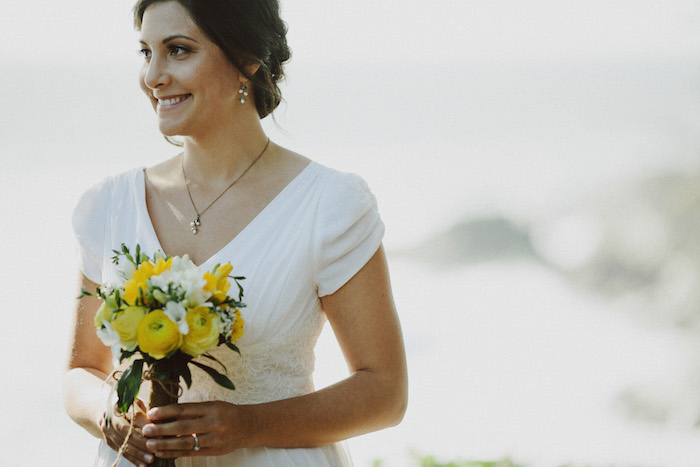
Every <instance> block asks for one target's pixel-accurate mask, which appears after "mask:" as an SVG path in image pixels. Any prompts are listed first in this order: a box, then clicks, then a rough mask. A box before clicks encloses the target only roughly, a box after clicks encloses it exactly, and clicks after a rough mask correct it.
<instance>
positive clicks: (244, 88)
mask: <svg viewBox="0 0 700 467" xmlns="http://www.w3.org/2000/svg"><path fill="white" fill-rule="evenodd" d="M238 94H240V95H241V96H240V100H241V104H245V101H246V99H247V98H248V86H246V85H245V83H243V84H242V85H241V89H239V90H238Z"/></svg>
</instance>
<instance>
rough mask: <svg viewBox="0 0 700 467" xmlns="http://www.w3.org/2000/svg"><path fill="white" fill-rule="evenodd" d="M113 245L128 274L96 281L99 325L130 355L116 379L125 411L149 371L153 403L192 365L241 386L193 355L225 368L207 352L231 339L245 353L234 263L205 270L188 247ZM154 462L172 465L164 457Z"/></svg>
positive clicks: (165, 400)
mask: <svg viewBox="0 0 700 467" xmlns="http://www.w3.org/2000/svg"><path fill="white" fill-rule="evenodd" d="M114 253H115V256H114V258H113V262H114V263H115V264H117V265H118V267H119V271H120V274H121V276H122V278H123V281H124V282H123V283H122V284H121V285H118V286H109V285H106V286H102V287H97V289H96V291H95V294H94V295H96V296H98V297H99V298H101V299H102V301H103V303H102V305H101V306H100V308H99V309H98V310H97V313H96V314H95V327H96V328H97V335H98V337H99V338H100V340H101V341H102V342H103V343H104V344H105V345H107V346H109V347H111V348H112V353H113V354H114V357H115V359H118V360H119V362H120V363H123V362H124V361H130V365H129V366H128V368H127V369H126V370H125V371H124V372H123V373H122V374H121V376H120V377H119V379H118V380H117V384H116V392H117V397H118V399H117V407H118V409H119V411H120V412H122V413H124V412H126V411H127V410H129V408H130V407H131V406H132V404H133V402H134V400H135V398H136V395H137V394H138V392H139V388H140V387H141V383H142V382H143V381H144V380H146V379H147V380H150V381H151V384H152V389H151V394H150V401H149V405H150V406H151V407H157V406H162V405H168V404H172V403H176V402H177V399H178V395H179V391H180V378H182V380H183V381H184V383H185V384H187V387H190V386H191V385H192V375H191V372H190V367H189V365H193V366H195V367H197V368H200V369H202V370H203V371H205V372H206V373H207V374H209V376H211V377H212V378H213V379H214V381H215V382H216V383H218V384H219V385H221V386H223V387H225V388H229V389H235V387H234V385H233V383H232V382H231V380H230V379H229V378H228V377H227V376H226V375H225V374H222V373H220V372H219V371H217V370H216V369H215V368H213V367H212V366H209V365H206V364H204V363H203V362H201V361H200V360H195V358H196V357H199V356H202V357H204V358H206V359H208V360H209V361H210V362H212V363H217V364H219V365H220V366H221V367H222V368H223V369H224V371H225V367H224V366H223V364H221V363H220V362H219V361H218V360H217V359H216V358H215V357H213V356H212V355H209V354H208V352H209V351H210V350H212V349H214V348H215V347H218V346H219V345H226V346H227V347H229V348H230V349H231V350H233V351H235V352H238V353H239V354H240V351H239V350H238V348H237V347H236V345H235V342H236V340H237V339H238V338H240V336H241V335H242V334H243V319H242V318H241V312H240V310H239V309H240V308H242V307H245V304H244V303H243V302H242V301H241V300H242V298H243V287H242V286H241V285H240V283H239V281H240V280H242V279H244V278H243V277H235V276H230V273H231V271H232V270H233V267H232V266H231V264H230V263H226V264H223V265H218V264H217V265H216V266H214V268H213V269H212V270H211V271H207V272H204V273H202V272H201V271H200V268H198V267H197V266H196V265H195V264H194V263H193V262H192V261H191V260H190V259H189V256H188V255H183V256H182V257H178V256H165V255H163V254H162V253H161V252H156V253H155V254H154V255H153V258H149V257H148V256H147V255H146V254H144V253H143V252H142V251H141V248H140V246H139V245H136V250H135V254H134V255H132V254H131V252H130V251H129V249H128V248H127V247H126V245H124V244H122V246H121V251H117V250H114ZM229 279H232V280H233V282H234V283H235V284H236V285H237V288H238V294H237V295H238V296H237V298H232V297H231V296H229V295H228V292H229V289H230V288H231V282H230V281H229ZM85 295H93V294H91V293H90V292H88V291H86V290H84V289H83V290H82V293H81V295H80V297H83V296H85ZM107 413H108V414H109V413H111V409H110V411H108V412H107ZM127 440H128V438H127ZM127 440H125V441H124V443H125V444H126V442H127ZM122 448H124V446H123V447H122ZM156 462H157V463H156V465H163V466H167V465H174V462H164V461H163V460H162V459H157V461H156ZM158 462H160V463H158Z"/></svg>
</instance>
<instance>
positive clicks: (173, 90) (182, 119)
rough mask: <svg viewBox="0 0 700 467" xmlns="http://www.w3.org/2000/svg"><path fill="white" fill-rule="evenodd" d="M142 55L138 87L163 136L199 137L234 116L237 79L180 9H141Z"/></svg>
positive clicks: (165, 6) (168, 5)
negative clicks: (155, 115)
mask: <svg viewBox="0 0 700 467" xmlns="http://www.w3.org/2000/svg"><path fill="white" fill-rule="evenodd" d="M141 52H142V54H143V56H144V63H143V66H142V67H141V72H140V73H139V78H140V82H141V88H142V89H143V91H144V92H145V93H146V95H147V96H148V97H149V98H150V100H151V103H152V104H153V108H154V109H155V111H156V114H157V115H158V126H159V128H160V131H161V132H162V133H163V134H164V135H167V136H173V135H182V136H197V135H203V134H204V133H205V132H208V131H212V130H213V129H215V128H216V127H217V125H222V124H224V123H226V122H227V121H230V120H231V119H232V118H234V117H235V114H236V109H237V107H236V106H235V104H236V103H237V104H238V106H240V105H241V104H240V101H238V100H237V99H238V89H239V88H240V86H241V75H240V74H239V73H238V71H237V70H236V68H235V67H234V66H233V65H232V64H231V62H229V61H228V59H227V58H226V56H225V55H224V53H223V52H222V51H221V49H219V47H218V46H217V45H216V44H214V43H213V42H211V41H210V40H209V39H208V38H207V37H206V36H205V35H204V33H203V32H202V31H201V30H200V29H199V27H197V25H196V24H195V23H194V21H193V20H192V18H191V17H190V15H189V13H188V12H187V10H186V9H185V8H184V7H183V6H182V5H180V4H179V3H177V2H175V1H170V2H163V3H156V4H154V5H152V6H150V7H148V8H147V9H146V11H145V13H144V15H143V21H142V23H141Z"/></svg>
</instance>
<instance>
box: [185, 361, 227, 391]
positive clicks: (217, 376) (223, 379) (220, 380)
mask: <svg viewBox="0 0 700 467" xmlns="http://www.w3.org/2000/svg"><path fill="white" fill-rule="evenodd" d="M190 363H192V364H193V365H194V366H196V367H198V368H201V369H202V370H204V371H205V372H206V373H207V374H208V375H209V376H211V378H212V379H213V380H214V382H216V384H218V385H219V386H221V387H224V388H226V389H236V387H235V386H234V385H233V383H232V382H231V380H230V379H228V377H227V376H225V375H222V374H221V373H219V372H218V371H216V370H215V369H213V368H211V367H209V366H206V365H203V364H201V363H199V362H195V361H194V360H193V361H191V362H190Z"/></svg>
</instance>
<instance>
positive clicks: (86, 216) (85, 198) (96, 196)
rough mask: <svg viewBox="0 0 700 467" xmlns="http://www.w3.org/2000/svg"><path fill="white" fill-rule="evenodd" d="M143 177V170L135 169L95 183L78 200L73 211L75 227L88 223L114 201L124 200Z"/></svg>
mask: <svg viewBox="0 0 700 467" xmlns="http://www.w3.org/2000/svg"><path fill="white" fill-rule="evenodd" d="M142 176H143V168H134V169H131V170H128V171H126V172H122V173H119V174H116V175H112V176H109V177H106V178H104V179H102V180H100V181H99V182H96V183H93V184H92V185H91V186H90V187H89V188H88V189H86V190H85V191H84V192H83V193H82V194H81V195H80V197H79V198H78V201H77V203H76V205H75V208H74V209H73V225H74V226H76V224H80V223H82V222H88V221H89V220H90V219H92V218H94V217H95V215H96V214H97V213H98V212H100V211H104V209H105V208H106V207H107V206H108V205H109V203H110V201H111V200H112V199H115V198H122V197H123V195H124V193H125V192H126V191H130V190H132V189H133V187H135V186H136V185H135V184H136V182H137V181H138V180H139V177H142Z"/></svg>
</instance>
